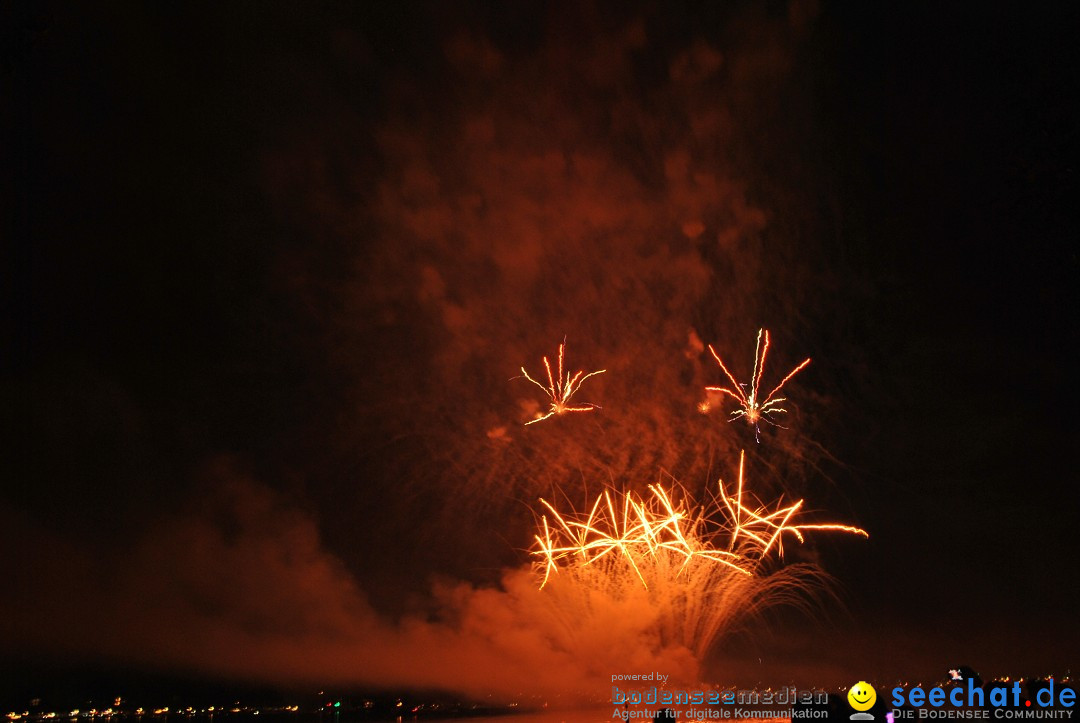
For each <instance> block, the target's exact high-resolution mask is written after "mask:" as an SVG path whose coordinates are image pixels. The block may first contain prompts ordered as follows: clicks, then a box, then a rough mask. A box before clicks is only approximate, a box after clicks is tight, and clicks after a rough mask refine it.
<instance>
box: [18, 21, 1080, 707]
mask: <svg viewBox="0 0 1080 723" xmlns="http://www.w3.org/2000/svg"><path fill="white" fill-rule="evenodd" d="M1078 12H1080V11H1078V10H1077V9H1076V8H1075V7H1074V6H1069V5H1064V4H1063V5H1061V6H1056V5H1048V6H1044V7H1035V6H1013V7H1008V8H997V9H988V8H983V9H980V11H979V12H972V11H965V10H961V9H959V8H938V7H933V6H931V5H930V4H927V5H925V6H924V5H915V6H911V7H906V8H879V7H869V6H866V5H864V4H859V3H843V2H838V3H830V2H822V3H820V6H819V4H818V3H816V2H811V1H809V0H796V1H794V2H791V3H764V4H750V3H746V4H743V3H739V4H735V5H725V6H723V7H718V6H716V5H713V4H709V3H682V4H675V5H672V6H663V5H658V6H654V5H650V4H647V3H646V4H634V5H616V4H605V3H598V4H595V5H587V6H583V7H579V6H575V5H571V4H558V3H557V4H552V5H544V6H540V5H533V4H529V3H517V2H512V3H508V4H506V5H502V6H494V5H488V4H485V3H466V4H464V5H461V6H458V7H455V8H450V7H449V6H446V5H442V4H438V3H418V4H414V5H408V6H393V5H390V4H378V3H371V4H364V5H348V4H336V3H331V4H327V5H324V6H320V7H318V8H308V7H304V6H301V5H290V4H287V3H272V4H265V5H264V4H259V5H256V4H253V3H236V4H232V5H228V6H224V7H216V6H211V5H209V4H208V5H185V6H184V7H183V8H166V7H152V6H133V5H125V4H123V3H106V4H104V5H100V6H96V7H93V8H91V7H80V6H75V5H69V4H63V3H49V4H38V5H31V4H16V5H14V6H12V7H9V8H6V9H5V10H3V14H2V15H0V18H2V20H0V22H2V23H3V25H4V33H5V36H6V37H7V38H8V40H7V41H6V42H5V50H4V54H5V57H4V62H3V73H2V76H0V79H2V80H0V82H2V86H0V87H2V95H3V97H4V98H5V99H7V102H4V103H3V105H4V109H3V111H2V123H3V125H4V129H5V131H7V132H6V133H5V137H9V138H12V139H13V142H11V143H8V144H4V146H5V148H4V149H3V150H0V158H2V159H3V161H4V167H5V168H6V169H10V170H11V171H12V172H13V175H12V176H11V177H10V178H9V179H8V180H7V183H6V184H5V187H6V188H7V189H8V190H9V191H10V194H5V195H6V196H8V197H9V198H10V201H11V202H10V204H5V206H6V207H7V209H8V213H6V214H5V220H6V222H7V223H6V227H7V229H8V233H7V235H8V236H10V237H11V238H14V239H15V244H14V246H13V255H9V257H8V258H9V259H10V261H9V263H8V264H5V265H4V267H5V268H4V273H3V282H2V286H3V288H4V294H3V298H4V301H5V304H4V306H5V309H6V313H4V314H3V317H4V328H5V330H6V331H7V333H6V334H5V339H6V341H5V344H4V353H3V354H2V357H3V376H2V379H0V389H2V390H3V400H4V408H5V410H6V411H7V414H5V415H4V416H5V432H6V434H5V438H6V439H8V440H11V448H10V449H9V451H8V454H7V455H6V458H7V459H9V460H12V461H13V462H10V463H9V464H8V465H7V467H6V469H7V470H8V471H7V474H5V483H4V485H3V490H2V493H0V524H2V527H3V532H2V533H0V534H2V543H0V547H2V549H3V551H4V555H3V558H4V560H3V563H2V565H0V574H2V575H3V578H2V579H3V580H4V581H5V586H6V587H7V588H8V594H7V595H5V599H4V600H3V601H2V602H0V616H2V618H3V622H0V635H2V636H3V639H4V640H5V645H4V646H3V648H4V649H3V651H0V667H2V668H7V669H10V670H18V669H20V668H23V667H24V666H30V667H29V669H35V670H48V669H49V668H50V666H51V665H53V664H57V663H59V664H61V665H66V664H67V661H70V660H75V661H79V663H78V665H79V666H82V665H83V663H87V664H89V665H91V666H92V665H95V664H97V663H98V662H99V661H100V663H101V664H102V665H103V666H104V667H105V668H108V669H125V668H131V669H135V670H138V669H142V667H143V666H148V665H152V666H154V667H158V666H160V667H159V669H160V670H162V671H163V675H165V676H166V677H167V676H168V675H170V674H172V671H177V672H179V673H182V674H183V675H194V676H195V677H198V678H202V677H205V678H208V679H217V678H219V677H220V678H221V679H223V680H232V679H237V680H251V681H256V682H258V683H260V684H261V683H263V682H265V683H267V684H270V685H279V684H286V685H290V686H291V685H296V686H301V687H302V686H306V685H308V684H309V683H310V682H311V681H315V680H327V681H328V682H327V685H330V684H331V682H333V684H336V685H359V686H362V685H371V686H374V687H392V688H395V689H401V688H402V687H407V686H408V685H409V684H410V683H415V685H417V686H418V687H420V688H424V689H430V688H432V687H435V686H437V685H438V684H439V683H440V681H445V684H446V686H447V687H448V688H451V689H457V690H466V691H468V692H470V693H475V692H476V691H477V690H478V686H482V685H483V684H484V683H483V680H484V678H483V676H481V675H480V673H479V672H477V673H476V674H475V676H472V675H467V674H465V673H460V672H457V671H456V670H453V671H451V670H448V671H447V672H446V676H448V677H446V678H444V677H443V673H442V672H441V671H442V670H443V669H444V668H452V669H456V668H458V667H460V668H462V669H466V668H468V669H469V670H472V668H469V666H470V665H472V666H474V668H475V670H477V671H480V670H482V669H485V666H487V667H488V668H490V669H491V670H492V671H495V672H496V673H498V674H500V675H506V676H507V682H506V683H505V685H506V688H505V689H511V688H512V687H513V685H517V684H519V683H520V680H524V679H528V678H529V676H530V674H531V673H532V672H533V671H534V670H536V671H538V672H537V677H538V682H537V685H538V686H540V685H547V684H550V685H553V686H554V685H556V683H555V682H554V679H555V675H554V671H553V669H554V668H556V667H558V666H557V665H555V664H554V663H552V662H551V661H554V660H561V659H562V658H560V657H559V656H558V655H551V651H549V650H545V649H544V648H543V646H542V645H540V644H539V643H537V642H536V641H530V642H529V643H528V644H526V643H522V642H521V641H514V642H512V643H508V642H507V641H506V640H505V639H504V638H502V637H499V636H496V635H495V634H494V631H490V630H488V631H486V632H485V628H484V624H488V625H492V626H494V625H495V622H493V621H501V623H502V624H503V625H505V626H506V627H508V628H512V629H517V628H519V627H520V628H521V629H523V630H527V629H528V625H527V624H525V623H523V622H521V621H518V622H514V621H515V618H514V615H519V616H521V617H522V618H523V619H526V620H527V619H530V614H529V612H528V611H529V607H528V605H529V604H531V603H525V602H522V600H523V599H524V598H522V599H518V598H514V597H513V596H514V594H516V593H512V592H511V591H508V590H507V586H512V585H513V584H514V583H513V582H512V581H509V579H508V578H507V577H506V576H507V575H508V574H510V573H509V571H512V570H517V569H520V568H521V567H522V566H524V565H526V564H528V562H529V556H528V554H527V552H526V550H527V548H528V547H529V545H530V544H532V524H533V512H532V510H535V509H536V500H537V498H538V497H540V496H545V497H551V496H552V491H553V490H554V489H559V490H562V492H563V493H565V494H566V496H567V497H568V498H569V499H571V500H573V501H575V502H578V503H581V502H582V501H583V500H584V498H585V497H586V493H587V492H589V493H593V492H595V490H596V489H598V488H599V487H600V485H602V484H605V483H609V484H610V483H614V484H616V485H620V486H629V487H632V488H635V489H639V490H640V489H643V488H644V486H645V485H646V484H648V483H650V482H654V481H656V480H657V479H658V475H660V474H661V473H669V474H671V475H673V476H674V477H676V478H677V479H678V480H680V481H681V482H682V483H683V484H684V485H686V487H687V488H688V489H690V490H691V491H693V492H695V493H699V494H700V493H701V492H702V491H704V490H707V489H711V488H712V486H714V485H715V483H716V480H717V478H718V477H723V478H724V479H725V480H729V479H731V478H732V476H733V475H734V473H735V470H736V468H737V459H738V451H739V450H740V449H745V450H746V452H747V455H748V461H747V474H748V479H750V480H751V481H752V482H753V483H754V484H755V485H758V487H757V489H760V490H763V491H764V492H766V493H769V494H774V493H776V494H778V493H779V492H780V491H781V490H782V491H784V492H786V493H788V494H789V495H794V496H799V497H805V498H806V499H807V501H808V507H809V508H810V509H811V512H812V514H813V515H816V517H814V518H813V519H823V520H824V519H828V520H837V521H845V522H849V523H851V524H857V525H858V526H860V527H863V528H865V529H866V530H868V531H869V533H870V538H869V539H868V540H862V539H849V538H847V537H845V536H827V535H818V536H814V537H813V538H812V539H809V540H808V541H807V543H806V545H804V546H798V545H795V544H792V545H791V546H790V549H788V550H787V551H786V552H787V553H788V561H789V562H813V563H819V564H820V565H821V567H822V568H823V569H824V570H825V571H826V572H827V573H828V574H830V575H831V576H833V578H835V580H836V587H835V592H836V593H837V598H838V599H837V600H835V601H834V600H830V599H828V598H826V599H824V600H823V601H822V602H821V604H820V605H819V606H818V607H817V608H815V610H816V611H817V617H811V618H808V617H806V616H803V615H800V614H797V613H796V612H793V611H790V610H788V611H778V612H775V613H773V614H772V615H771V616H770V617H768V618H766V620H764V621H762V622H761V623H758V624H752V625H750V626H749V629H748V630H746V631H742V632H738V633H737V634H735V635H733V636H732V637H731V638H729V639H727V640H726V641H725V642H724V643H723V645H722V646H721V647H720V649H719V650H717V651H715V652H714V653H713V654H712V655H710V656H709V657H708V659H707V660H705V661H702V674H703V675H705V676H708V677H710V679H716V680H730V681H731V682H732V683H735V684H747V685H752V684H754V683H756V682H761V683H763V684H769V683H770V682H772V683H775V684H776V685H781V684H785V683H787V682H789V681H795V682H797V683H799V684H803V685H821V686H823V687H825V686H832V685H837V684H840V683H842V682H843V681H849V680H850V681H854V680H859V679H878V680H892V679H895V678H896V677H898V676H925V675H940V674H942V673H943V672H944V670H946V669H947V666H949V665H957V664H966V665H971V666H972V667H974V668H975V669H977V670H979V671H980V672H981V673H983V675H984V677H985V678H987V679H989V678H993V677H995V676H998V675H1010V676H1014V677H1016V676H1019V675H1029V676H1030V675H1045V674H1058V675H1061V674H1064V673H1065V672H1066V671H1067V670H1070V669H1071V668H1072V667H1073V666H1074V665H1075V664H1076V663H1077V659H1076V651H1077V650H1080V633H1078V628H1077V626H1076V625H1075V624H1074V623H1073V624H1070V623H1069V622H1068V621H1069V620H1070V619H1073V618H1074V616H1075V611H1076V610H1077V609H1080V586H1078V585H1077V584H1076V573H1075V570H1074V568H1075V562H1076V560H1077V559H1078V552H1080V546H1078V542H1077V540H1078V536H1077V535H1076V532H1075V530H1076V523H1077V521H1078V520H1077V510H1078V509H1080V506H1078V505H1077V493H1076V491H1075V490H1076V473H1075V465H1074V464H1073V462H1072V451H1073V448H1074V447H1075V446H1076V443H1077V441H1078V434H1077V432H1078V429H1080V428H1078V426H1077V423H1076V421H1075V419H1074V417H1073V415H1072V413H1071V409H1070V403H1071V401H1072V397H1074V396H1075V394H1073V393H1072V389H1073V385H1072V380H1071V379H1070V374H1071V373H1072V372H1073V371H1074V370H1075V367H1076V364H1075V362H1076V358H1077V357H1076V353H1075V350H1076V349H1077V348H1080V343H1078V342H1080V339H1078V328H1080V326H1078V324H1077V314H1076V312H1077V309H1078V308H1080V305H1078V303H1077V302H1078V301H1080V299H1078V291H1077V289H1078V286H1080V285H1078V284H1077V283H1076V280H1077V278H1080V276H1078V274H1077V271H1078V268H1077V265H1078V264H1077V239H1078V238H1080V236H1078V233H1077V231H1078V229H1077V215H1076V211H1075V209H1074V207H1073V205H1072V201H1071V199H1072V198H1073V197H1074V196H1075V195H1076V190H1077V181H1076V166H1075V159H1076V150H1077V149H1076V141H1077V135H1076V134H1077V127H1078V120H1077V118H1078V116H1077V113H1076V110H1077V108H1076V98H1077V97H1080V93H1078V92H1077V91H1078V90H1080V89H1078V88H1077V78H1078V73H1077V71H1078V70H1080V65H1078V62H1077V61H1078V58H1077V52H1078V51H1077V48H1076V43H1075V42H1074V38H1075V32H1076V30H1077V29H1080V23H1078V22H1077V20H1078V18H1077V14H1078ZM761 327H764V328H767V329H770V330H771V331H772V334H773V350H772V351H771V352H770V353H771V355H772V357H771V360H770V367H769V373H770V374H779V373H782V372H783V371H784V370H786V369H789V368H791V367H792V366H794V365H795V364H796V363H798V362H799V361H800V360H801V359H803V358H805V357H808V356H809V357H812V358H813V362H812V364H811V366H810V367H808V368H807V370H806V371H805V372H803V373H801V374H800V375H799V376H798V377H797V378H795V379H794V380H792V382H791V384H790V386H789V387H787V388H785V391H786V392H787V395H788V396H789V398H790V399H791V400H792V403H791V406H790V411H789V413H788V415H787V416H786V417H785V419H784V420H782V423H783V424H784V425H785V426H787V427H789V429H779V428H772V427H766V428H765V430H764V432H763V435H762V441H761V443H760V444H757V443H755V441H754V438H753V433H752V432H751V431H750V430H749V429H748V428H747V427H746V425H744V424H740V423H739V422H735V423H732V424H727V423H726V422H725V421H723V416H715V415H711V414H710V415H709V416H703V415H699V414H697V413H696V412H694V411H693V410H694V405H695V404H696V403H697V402H698V401H700V399H701V392H700V390H701V388H702V387H703V386H705V385H708V384H716V383H719V382H721V381H723V380H722V379H721V378H720V377H719V376H718V374H717V370H716V367H715V364H713V363H712V362H711V360H710V358H709V355H708V352H707V351H706V352H702V350H703V349H704V345H705V344H713V345H715V346H716V347H717V348H718V349H721V350H722V353H723V355H724V358H725V360H726V361H728V362H729V363H730V364H731V365H732V366H733V367H734V368H735V369H736V370H737V371H736V372H735V373H736V375H737V376H739V375H741V376H746V375H747V374H749V369H748V368H747V367H748V365H749V363H750V362H751V361H752V351H753V340H754V334H755V333H756V331H757V329H759V328H761ZM564 337H566V338H567V340H568V341H567V343H568V355H569V363H570V365H571V366H572V367H573V369H575V370H576V369H578V368H586V369H597V368H601V367H606V368H608V369H609V371H608V372H607V373H606V374H605V375H604V376H603V377H599V378H597V379H595V380H591V381H590V385H591V386H590V388H589V394H591V395H595V401H598V402H600V403H601V406H602V407H603V409H599V410H596V411H595V412H592V413H589V414H582V415H566V416H565V417H560V418H556V419H553V420H551V421H547V422H544V423H543V424H539V425H532V426H530V427H527V428H526V427H523V422H524V421H526V420H528V419H529V418H530V415H531V414H533V413H534V412H535V405H536V403H537V402H536V400H535V397H536V395H535V394H534V393H533V392H534V391H535V390H533V391H530V390H529V389H528V388H527V387H528V385H527V384H525V385H522V384H521V383H520V380H515V379H513V378H514V377H515V376H518V375H519V374H520V372H519V368H520V367H521V366H523V365H524V366H526V367H527V368H528V369H530V370H532V369H536V368H537V365H538V363H539V361H540V358H541V356H542V355H545V354H547V355H550V354H552V353H553V352H554V350H555V348H556V347H557V345H558V343H559V341H561V340H562V339H563V338H564ZM508 380H509V381H508ZM590 401H594V399H593V398H592V397H590ZM530 405H532V406H530ZM586 485H587V486H588V490H586V489H585V486H586ZM1070 570H1073V571H1072V572H1070ZM493 590H501V591H503V592H506V593H507V594H508V595H509V596H510V597H509V598H506V599H503V598H495V597H491V596H490V595H489V593H491V591H493ZM520 594H521V595H527V593H525V592H522V593H520ZM510 598H513V601H511V600H510ZM529 599H530V600H531V598H529ZM515 605H516V606H518V607H514V606H515ZM511 608H512V611H511V612H506V610H507V609H511ZM503 613H505V615H506V617H500V615H501V614H503ZM473 616H475V617H473ZM402 619H407V620H410V621H414V622H415V623H416V625H415V627H409V626H405V627H403V628H402V627H399V626H398V621H400V620H402ZM462 620H466V621H471V623H472V624H473V625H474V627H468V626H467V625H466V626H464V627H460V626H461V625H462V623H461V621H462ZM477 621H480V622H477ZM485 621H486V623H485ZM455 626H459V627H455ZM489 633H490V634H489ZM639 633H640V634H641V635H642V636H643V637H642V638H641V640H642V642H641V643H640V645H637V647H636V648H635V644H634V643H633V640H634V638H633V635H637V634H639ZM649 635H650V633H649V632H648V631H647V630H642V631H635V632H634V633H633V634H631V633H627V635H625V636H623V639H624V640H625V641H626V645H627V649H628V650H631V651H633V650H635V649H637V650H638V651H639V652H640V651H642V650H649V648H648V645H649V644H650V643H648V642H645V641H650V640H653V639H652V638H650V637H649ZM372 641H375V642H372ZM515 645H516V646H519V647H514V646H515ZM425 646H428V647H427V648H425ZM420 649H426V650H428V653H429V655H428V656H425V660H424V661H422V664H421V663H418V662H417V661H416V660H415V656H416V651H417V650H420ZM507 650H510V651H515V652H507ZM670 652H671V651H670V650H666V649H665V655H667V654H669V653H670ZM456 655H460V656H461V658H460V660H465V661H469V662H468V663H461V664H460V666H459V665H455V664H454V663H453V661H455V660H458V658H455V656H456ZM612 655H614V653H612ZM615 657H618V656H615ZM31 664H32V665H31ZM418 665H419V666H420V668H421V669H417V667H416V666H418ZM597 665H599V666H600V667H603V666H605V665H608V664H607V663H597ZM604 669H605V670H606V668H604ZM548 672H550V673H551V676H550V680H549V679H548V675H547V674H548ZM587 672H588V666H587V665H584V664H583V667H582V672H581V674H580V675H581V677H582V679H584V678H585V676H586V673H587ZM595 672H596V671H592V673H595ZM601 672H602V671H601ZM513 676H517V677H516V678H515V677H513ZM75 677H76V678H77V677H78V675H75ZM511 679H512V680H514V681H515V682H513V683H511V682H510V680H511ZM540 679H543V683H541V682H540ZM819 680H820V682H816V681H819Z"/></svg>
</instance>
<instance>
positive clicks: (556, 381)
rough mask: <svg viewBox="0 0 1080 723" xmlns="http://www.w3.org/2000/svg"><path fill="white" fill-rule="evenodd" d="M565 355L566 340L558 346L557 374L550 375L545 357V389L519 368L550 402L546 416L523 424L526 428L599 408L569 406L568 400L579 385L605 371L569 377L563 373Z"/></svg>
mask: <svg viewBox="0 0 1080 723" xmlns="http://www.w3.org/2000/svg"><path fill="white" fill-rule="evenodd" d="M565 354H566V340H565V339H564V340H563V343H562V344H559V366H558V373H557V374H552V373H551V363H550V362H549V361H548V358H547V357H544V369H545V370H546V371H547V379H548V385H547V386H546V387H545V386H544V385H543V384H541V383H540V382H538V381H536V380H535V379H533V378H532V377H531V376H529V373H528V372H527V371H525V367H521V373H522V374H523V375H524V376H525V378H526V379H528V380H529V381H530V382H532V383H533V384H535V385H536V386H538V387H540V388H541V389H543V390H544V393H545V394H547V395H548V398H549V399H550V400H551V404H550V406H549V407H548V412H547V414H544V415H543V416H539V417H537V418H536V419H533V420H531V421H528V422H525V425H526V426H528V425H530V424H536V423H537V422H542V421H544V420H545V419H548V418H549V417H552V416H554V415H556V414H565V413H566V412H591V411H592V410H594V409H599V408H600V406H599V405H597V404H590V403H588V402H579V403H577V404H575V405H571V404H570V398H571V397H573V396H574V394H576V393H577V391H578V389H580V388H581V385H582V384H583V383H584V382H585V380H586V379H588V378H589V377H594V376H596V375H597V374H603V373H604V372H606V371H607V370H606V369H600V370H599V371H595V372H589V373H588V374H586V373H585V372H584V370H582V371H579V372H578V373H577V374H574V375H573V376H570V372H564V371H563V359H564V357H565Z"/></svg>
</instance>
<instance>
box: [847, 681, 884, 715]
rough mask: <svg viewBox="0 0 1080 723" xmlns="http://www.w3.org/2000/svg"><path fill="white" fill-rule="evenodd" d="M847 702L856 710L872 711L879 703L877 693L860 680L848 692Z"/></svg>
mask: <svg viewBox="0 0 1080 723" xmlns="http://www.w3.org/2000/svg"><path fill="white" fill-rule="evenodd" d="M847 702H848V703H849V704H850V705H851V707H852V708H854V709H855V710H859V711H866V710H870V709H871V708H873V707H874V703H876V702H877V692H876V691H875V690H874V689H873V687H871V685H870V684H869V683H867V682H866V681H865V680H860V681H859V682H858V683H856V684H855V685H853V686H851V688H850V689H849V690H848V692H847Z"/></svg>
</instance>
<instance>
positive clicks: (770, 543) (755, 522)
mask: <svg viewBox="0 0 1080 723" xmlns="http://www.w3.org/2000/svg"><path fill="white" fill-rule="evenodd" d="M745 462H746V452H745V451H744V452H740V453H739V482H738V485H737V486H736V488H735V496H734V497H729V496H728V494H727V491H726V490H725V489H724V482H723V480H721V481H720V482H719V483H718V486H719V488H720V501H721V502H722V503H723V504H724V507H725V509H726V510H727V512H728V515H729V516H730V520H731V521H730V524H731V541H730V542H729V544H728V547H729V549H731V548H734V547H735V545H736V543H737V542H738V540H739V537H740V536H741V537H745V538H747V539H749V540H751V541H752V542H753V543H755V544H756V545H757V546H759V551H758V553H757V555H758V557H759V558H760V557H765V556H766V555H768V554H769V551H770V550H771V549H773V547H774V546H775V547H776V551H777V554H778V555H779V556H780V557H783V556H784V539H783V533H785V532H790V533H791V534H793V535H794V536H795V538H796V539H797V540H798V541H799V542H803V541H804V540H805V538H804V537H803V534H802V533H803V530H828V531H833V532H848V533H851V534H854V535H861V536H862V537H870V535H869V533H867V531H866V530H864V529H862V528H860V527H854V526H852V525H841V524H838V523H833V522H829V523H816V524H800V525H794V524H789V523H791V521H792V520H793V518H794V517H795V516H796V515H797V514H798V513H799V511H800V510H801V509H802V506H803V500H796V501H795V502H794V503H792V504H790V505H788V506H787V507H782V506H781V504H782V503H783V498H782V497H781V498H780V499H778V500H777V501H776V502H775V503H774V504H775V509H774V510H773V511H771V512H770V511H769V506H768V505H758V506H756V507H754V508H753V509H751V508H750V507H747V506H746V505H745V504H744V503H743V500H744V498H749V497H751V496H752V495H750V493H745V494H744V485H743V469H744V467H745Z"/></svg>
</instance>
